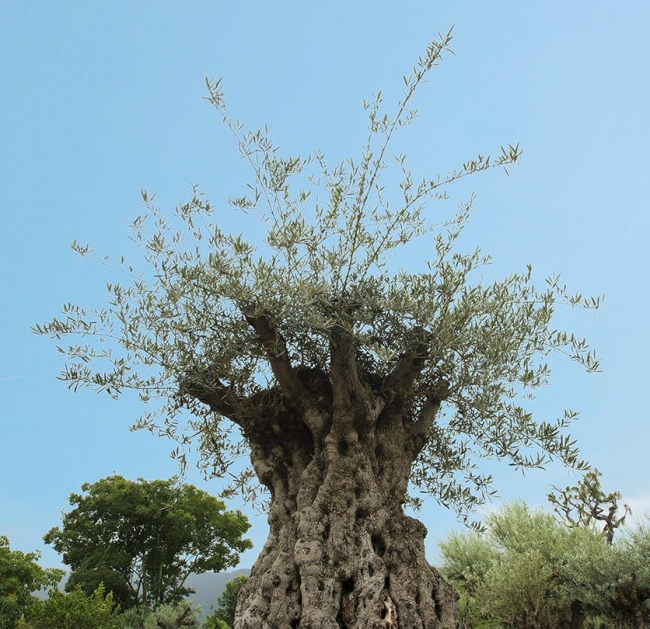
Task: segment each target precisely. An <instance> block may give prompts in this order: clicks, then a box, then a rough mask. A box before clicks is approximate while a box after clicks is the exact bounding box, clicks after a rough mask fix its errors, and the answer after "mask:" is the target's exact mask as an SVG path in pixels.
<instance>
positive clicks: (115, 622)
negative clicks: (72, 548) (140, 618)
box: [28, 585, 124, 629]
mask: <svg viewBox="0 0 650 629" xmlns="http://www.w3.org/2000/svg"><path fill="white" fill-rule="evenodd" d="M28 620H29V626H30V627H31V628H32V629H122V628H123V626H124V620H123V618H122V616H121V614H120V613H119V607H118V606H117V605H116V603H115V602H114V601H113V596H112V594H111V593H110V592H109V593H108V595H105V591H104V588H103V586H101V585H100V586H99V587H98V588H97V589H96V590H95V591H94V592H93V593H92V594H90V596H87V595H86V594H85V593H84V592H83V591H82V589H81V588H80V587H76V588H74V589H73V590H72V591H71V592H70V593H68V594H64V593H63V592H59V591H58V590H56V591H54V592H52V593H51V595H50V597H49V598H48V599H46V600H41V601H38V603H37V604H36V605H34V606H32V607H31V608H30V612H29V616H28Z"/></svg>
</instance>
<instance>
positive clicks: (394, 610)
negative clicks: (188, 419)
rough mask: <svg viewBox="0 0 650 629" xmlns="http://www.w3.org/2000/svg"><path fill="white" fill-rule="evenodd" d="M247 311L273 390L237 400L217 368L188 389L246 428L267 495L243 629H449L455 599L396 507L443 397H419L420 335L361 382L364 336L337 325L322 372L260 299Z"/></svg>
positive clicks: (241, 607)
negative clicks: (305, 362)
mask: <svg viewBox="0 0 650 629" xmlns="http://www.w3.org/2000/svg"><path fill="white" fill-rule="evenodd" d="M244 315H245V317H246V320H247V321H248V323H249V324H250V325H251V327H252V328H253V329H254V330H255V332H256V335H257V336H256V339H257V341H258V342H259V344H260V346H261V347H262V349H263V350H264V352H265V353H266V355H267V357H268V360H269V365H270V367H271V369H272V370H273V374H274V376H275V379H276V381H277V385H278V386H277V387H275V388H271V389H268V390H266V391H261V392H259V393H257V394H255V395H253V396H251V397H249V398H245V399H241V398H237V397H236V396H235V395H234V394H233V392H232V391H231V389H229V388H228V387H227V386H225V385H224V384H223V383H221V382H220V381H218V380H217V379H215V378H213V377H211V375H210V373H209V370H208V372H206V371H205V370H204V371H196V372H193V373H190V374H188V376H187V378H186V380H185V381H184V382H183V383H182V391H183V393H186V394H189V395H191V396H193V397H195V398H197V399H199V400H201V401H203V402H204V403H206V404H209V405H210V406H211V407H212V408H213V409H214V410H215V411H216V412H218V413H221V414H222V415H225V416H226V417H229V418H230V419H232V420H233V421H234V422H236V423H237V424H239V426H241V428H242V430H243V432H244V434H245V436H246V438H247V440H248V443H249V444H250V447H251V462H252V464H253V467H254V469H255V472H256V473H257V476H258V478H259V480H260V482H261V483H263V484H264V485H265V486H266V487H268V489H269V491H270V493H271V507H270V512H269V525H270V534H269V539H268V541H267V543H266V545H265V547H264V549H263V550H262V553H261V555H260V557H259V559H258V560H257V562H256V563H255V565H254V566H253V570H252V572H251V576H250V578H249V580H248V581H247V583H246V585H245V586H244V587H243V588H242V590H241V593H240V596H239V600H238V606H237V613H236V619H235V629H291V628H299V629H352V628H354V629H374V628H380V627H385V628H388V627H390V628H393V629H398V628H399V629H452V628H455V626H456V595H455V593H454V591H453V589H452V587H451V586H450V585H448V584H447V583H446V582H445V581H444V580H443V579H442V578H441V576H440V575H439V574H438V572H437V571H436V570H435V569H434V568H432V567H431V566H430V565H429V564H428V563H427V561H426V558H425V554H424V537H425V535H426V529H425V528H424V526H423V525H422V524H421V523H420V522H418V521H417V520H414V519H413V518H410V517H407V516H406V515H405V514H404V512H403V510H402V504H403V503H404V499H405V496H406V491H407V486H408V480H409V475H410V472H411V465H412V464H413V462H414V461H415V459H416V458H417V456H418V454H419V453H420V451H421V450H422V447H423V446H424V444H425V442H426V440H427V438H428V429H429V427H430V426H431V423H432V421H433V419H434V417H435V415H436V413H437V411H438V409H439V408H440V404H441V402H442V400H444V398H445V396H446V395H447V384H446V383H445V381H444V380H442V379H441V380H440V381H439V382H437V383H436V385H435V386H432V387H430V388H429V389H428V390H426V391H420V393H419V395H420V403H419V404H414V403H413V399H412V397H411V396H412V388H413V384H414V382H415V380H416V378H417V376H418V374H419V373H420V371H421V369H422V367H423V365H424V363H425V361H426V359H427V354H426V347H427V345H426V342H425V341H426V339H425V338H424V337H423V332H422V331H421V330H419V329H415V330H414V331H413V339H412V342H409V344H408V347H409V349H408V351H405V353H404V354H403V355H402V356H401V357H400V359H399V360H398V361H396V364H395V365H394V368H393V370H392V371H391V372H390V373H388V374H383V375H379V374H375V375H372V374H360V373H359V372H358V367H357V352H356V342H355V340H354V338H353V337H352V335H351V334H349V333H348V332H346V331H345V330H343V329H338V328H334V329H332V330H331V333H330V362H329V366H328V369H327V370H323V369H320V368H311V369H305V368H302V367H298V368H294V367H293V366H292V364H291V362H290V360H289V354H288V351H287V349H286V346H285V343H284V340H283V339H282V337H281V335H280V334H279V333H278V330H277V329H276V327H275V324H274V321H273V319H272V318H271V317H269V316H267V315H266V314H263V313H260V312H259V309H257V308H255V306H254V305H251V306H250V307H247V308H245V309H244Z"/></svg>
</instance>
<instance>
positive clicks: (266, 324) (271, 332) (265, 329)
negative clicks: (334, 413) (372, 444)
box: [243, 304, 323, 430]
mask: <svg viewBox="0 0 650 629" xmlns="http://www.w3.org/2000/svg"><path fill="white" fill-rule="evenodd" d="M243 314H244V317H245V318H246V321H247V322H248V324H249V325H250V326H251V327H252V328H253V330H255V332H256V333H257V337H258V341H259V343H260V345H261V346H262V348H263V349H264V352H265V353H266V356H267V359H268V361H269V365H270V367H271V370H272V371H273V375H274V376H275V378H276V380H277V381H278V384H279V385H280V388H281V389H282V392H283V393H284V395H285V396H286V397H287V400H288V402H289V404H290V405H291V406H293V407H294V408H295V409H296V410H297V411H298V412H299V413H300V415H301V416H302V418H303V420H304V421H305V423H307V425H308V426H309V427H310V428H312V430H314V429H318V428H319V427H321V426H322V424H323V417H322V416H321V413H320V412H318V409H317V407H316V406H315V405H314V404H313V402H312V396H311V395H310V392H309V390H308V389H307V387H306V386H305V385H304V384H303V383H302V381H301V380H300V378H299V376H298V372H297V370H296V369H294V368H293V366H292V365H291V361H290V360H289V352H288V350H287V344H286V342H285V340H284V338H283V337H282V336H281V335H280V333H279V332H278V330H277V328H276V327H275V325H274V323H273V322H272V321H271V319H270V317H269V316H268V315H265V314H258V313H257V312H256V306H255V304H249V305H248V306H246V307H245V308H244V309H243Z"/></svg>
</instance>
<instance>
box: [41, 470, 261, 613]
mask: <svg viewBox="0 0 650 629" xmlns="http://www.w3.org/2000/svg"><path fill="white" fill-rule="evenodd" d="M81 489H82V491H83V492H84V493H83V494H74V493H73V494H71V495H70V504H71V505H72V506H73V509H71V510H70V511H68V512H67V513H64V515H63V523H62V526H61V528H59V527H54V528H53V529H51V530H50V531H49V532H48V533H47V534H46V535H45V537H44V539H45V541H46V542H47V543H48V544H52V545H53V546H54V548H55V550H57V551H58V552H59V553H61V554H62V555H63V561H64V563H65V564H67V565H69V566H70V567H71V568H72V573H71V575H70V579H69V580H68V583H67V584H66V587H67V588H69V589H73V588H74V587H75V586H77V585H80V586H82V588H83V589H84V591H86V593H88V594H90V593H92V592H93V591H94V590H95V588H96V587H97V586H98V585H99V584H100V583H103V584H104V585H105V587H106V589H107V591H109V592H112V593H113V596H114V597H115V600H116V601H117V602H118V603H119V604H120V605H121V606H122V607H123V608H128V607H131V606H133V605H137V604H142V605H160V604H162V603H166V602H173V601H177V600H180V599H181V598H183V597H184V596H186V595H187V594H189V593H191V592H192V590H190V589H188V588H187V587H185V585H184V583H185V580H186V579H187V577H188V575H189V574H190V573H192V572H193V573H202V572H206V571H216V572H219V571H222V570H224V569H226V568H228V567H231V566H234V565H236V564H237V562H238V561H239V553H240V552H242V551H244V550H246V549H247V548H251V546H252V544H251V542H250V541H249V540H247V539H244V538H243V535H244V534H245V533H246V531H247V530H248V528H249V527H250V525H249V523H248V520H247V519H246V517H245V516H244V515H242V514H241V513H240V512H238V511H227V510H226V509H225V506H224V504H223V503H222V502H221V501H219V500H217V499H216V498H214V497H213V496H210V495H209V494H208V493H207V492H204V491H202V490H199V489H197V488H196V487H194V486H193V485H187V484H186V485H182V486H178V484H176V483H175V482H174V481H173V480H169V481H165V480H155V481H146V480H143V479H140V480H138V481H137V482H136V481H129V480H127V479H125V478H123V477H121V476H119V475H114V476H109V477H107V478H103V479H101V480H99V481H97V482H96V483H92V484H91V483H85V484H84V485H82V488H81Z"/></svg>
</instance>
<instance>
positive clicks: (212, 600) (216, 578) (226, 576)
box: [185, 568, 251, 616]
mask: <svg viewBox="0 0 650 629" xmlns="http://www.w3.org/2000/svg"><path fill="white" fill-rule="evenodd" d="M250 572H251V571H250V570H249V569H248V568H240V569H238V570H232V571H231V572H219V573H218V574H215V573H214V572H204V573H203V574H191V575H190V576H189V577H187V581H186V582H185V585H186V586H187V587H189V588H192V589H193V590H196V593H195V594H192V595H191V596H190V597H189V598H190V600H192V601H194V602H195V603H197V604H199V605H200V606H201V608H202V609H203V615H204V616H206V615H207V614H209V613H211V611H212V608H213V607H214V606H215V605H216V603H217V597H218V596H219V595H220V594H221V592H223V591H224V590H225V589H226V583H227V582H228V581H230V580H231V579H234V578H235V577H238V576H239V575H240V574H246V575H248V574H250Z"/></svg>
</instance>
